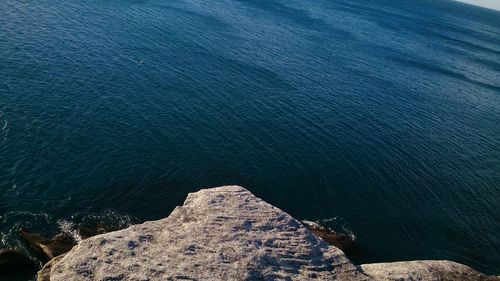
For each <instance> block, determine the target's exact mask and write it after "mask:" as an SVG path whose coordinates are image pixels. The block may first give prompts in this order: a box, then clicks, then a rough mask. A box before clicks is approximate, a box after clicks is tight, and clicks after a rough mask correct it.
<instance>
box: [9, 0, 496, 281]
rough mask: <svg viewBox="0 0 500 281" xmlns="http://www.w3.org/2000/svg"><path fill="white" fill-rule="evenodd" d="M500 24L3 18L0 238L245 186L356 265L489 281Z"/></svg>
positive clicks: (472, 10)
mask: <svg viewBox="0 0 500 281" xmlns="http://www.w3.org/2000/svg"><path fill="white" fill-rule="evenodd" d="M499 123H500V12H496V11H492V10H487V9H483V8H477V7H473V6H469V5H465V4H460V3H456V2H450V1H431V0H419V1H413V0H401V1H396V0H393V1H387V0H359V1H347V0H340V1H326V0H319V1H296V0H291V1H279V0H266V1H264V0H256V1H249V0H240V1H237V0H228V1H159V0H150V1H116V0H111V1H81V0H76V1H59V0H55V1H54V0H50V1H48V0H40V1H18V0H3V1H1V2H0V237H1V239H2V244H3V246H17V247H21V248H23V249H24V248H25V245H24V244H23V243H22V242H21V241H20V239H19V237H18V236H17V235H16V233H15V232H16V230H17V229H19V228H20V227H27V228H29V229H31V230H33V231H38V232H41V233H50V232H54V231H57V230H58V229H60V228H62V229H65V230H68V229H70V230H71V229H73V228H74V225H75V224H78V223H80V222H82V221H86V220H92V219H96V218H97V219H102V220H109V221H112V222H116V221H120V222H129V223H136V222H141V221H144V220H153V219H159V218H162V217H165V216H167V215H168V214H169V213H170V212H171V211H172V210H173V208H174V207H175V206H176V205H179V204H182V202H183V200H184V198H185V196H186V194H187V193H188V192H192V191H196V190H198V189H200V188H205V187H212V186H219V185H224V184H239V185H242V186H245V187H247V188H248V189H250V190H251V191H252V192H254V193H255V194H256V195H258V196H260V197H262V198H263V199H265V200H266V201H268V202H270V203H272V204H274V205H276V206H278V207H280V208H281V209H283V210H285V211H287V212H289V213H290V214H292V215H294V216H295V217H297V218H300V219H308V220H324V221H325V223H326V224H328V225H330V226H331V227H333V228H336V229H339V230H345V231H349V232H352V233H354V234H355V236H356V239H357V240H356V243H357V244H356V248H355V249H354V250H353V252H352V253H351V255H350V257H351V259H352V260H353V261H354V262H355V263H367V262H382V261H394V260H408V259H450V260H454V261H458V262H461V263H465V264H467V265H470V266H472V267H474V268H476V269H478V270H481V271H484V272H486V273H490V274H500V235H499V233H500V208H499V206H500V125H499Z"/></svg>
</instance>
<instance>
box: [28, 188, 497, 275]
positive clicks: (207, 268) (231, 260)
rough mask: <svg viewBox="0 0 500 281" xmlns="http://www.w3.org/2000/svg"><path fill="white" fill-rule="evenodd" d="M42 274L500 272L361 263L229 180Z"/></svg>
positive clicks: (93, 241) (84, 246)
mask: <svg viewBox="0 0 500 281" xmlns="http://www.w3.org/2000/svg"><path fill="white" fill-rule="evenodd" d="M457 272H458V273H457ZM464 276H465V279H463V277H464ZM448 277H449V278H448ZM457 278H458V279H457ZM37 280H38V281H42V280H43V281H68V280H72V281H78V280H96V281H121V280H123V281H153V280H401V281H404V280H444V281H446V280H500V278H498V277H491V276H485V275H483V274H481V273H478V272H476V271H474V270H473V269H471V268H469V267H467V266H464V265H461V264H457V263H453V262H448V261H415V262H401V263H389V264H368V265H361V266H355V265H353V264H352V263H351V262H350V261H349V259H348V258H347V257H346V256H345V254H344V253H343V252H342V251H341V250H339V249H338V248H336V247H333V246H330V245H329V244H327V243H326V242H325V241H323V240H322V239H321V238H318V237H317V236H315V235H314V234H313V233H312V232H311V231H309V230H308V229H307V228H305V227H304V226H303V225H302V224H301V223H300V222H299V221H298V220H296V219H294V218H293V217H291V216H290V215H288V214H287V213H285V212H283V211H282V210H280V209H278V208H276V207H274V206H272V205H270V204H268V203H266V202H264V201H263V200H261V199H259V198H257V197H255V196H254V195H253V194H252V193H250V192H249V191H248V190H246V189H244V188H243V187H240V186H223V187H216V188H211V189H203V190H200V191H198V192H195V193H190V194H189V195H188V197H187V199H186V201H185V202H184V205H183V206H179V207H177V208H176V209H175V210H174V211H173V212H172V214H170V216H169V217H167V218H165V219H161V220H158V221H151V222H145V223H143V224H139V225H134V226H131V227H129V228H127V229H123V230H120V231H115V232H110V233H107V234H102V235H98V236H94V237H91V238H88V239H85V240H83V241H81V242H80V243H79V244H78V245H77V246H75V247H74V248H73V249H72V250H71V251H70V252H68V253H67V254H66V255H65V256H63V257H57V258H55V259H54V260H53V261H51V262H50V263H49V264H48V265H47V266H46V267H44V268H43V269H42V270H41V271H40V272H39V274H38V278H37Z"/></svg>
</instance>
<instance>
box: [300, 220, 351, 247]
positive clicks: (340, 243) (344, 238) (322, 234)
mask: <svg viewBox="0 0 500 281" xmlns="http://www.w3.org/2000/svg"><path fill="white" fill-rule="evenodd" d="M301 222H302V224H304V225H305V226H306V227H307V228H308V229H310V230H311V231H312V232H313V233H314V234H315V235H316V236H318V237H319V238H321V239H323V240H325V241H326V242H328V243H329V244H331V245H333V246H335V247H337V248H339V249H341V250H342V251H344V252H345V253H348V252H349V250H351V248H352V246H353V244H354V236H353V235H347V234H342V233H338V232H335V231H333V230H331V229H328V228H326V227H324V226H322V225H321V224H319V223H317V222H312V221H301Z"/></svg>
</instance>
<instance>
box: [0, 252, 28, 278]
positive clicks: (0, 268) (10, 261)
mask: <svg viewBox="0 0 500 281" xmlns="http://www.w3.org/2000/svg"><path fill="white" fill-rule="evenodd" d="M34 268H35V263H34V262H33V261H32V260H31V259H30V258H29V257H28V256H26V255H24V254H23V253H21V252H19V251H17V250H16V249H0V277H1V276H5V275H9V274H13V273H19V272H21V271H31V270H33V269H34Z"/></svg>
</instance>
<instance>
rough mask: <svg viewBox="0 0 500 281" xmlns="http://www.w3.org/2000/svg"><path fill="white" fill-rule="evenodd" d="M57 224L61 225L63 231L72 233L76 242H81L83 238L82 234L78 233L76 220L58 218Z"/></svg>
mask: <svg viewBox="0 0 500 281" xmlns="http://www.w3.org/2000/svg"><path fill="white" fill-rule="evenodd" d="M57 225H58V226H59V229H61V232H62V233H67V234H70V235H71V236H72V237H73V238H74V239H75V241H76V242H80V241H82V240H83V239H82V236H80V233H78V230H77V228H76V225H75V223H74V222H71V221H67V220H58V221H57Z"/></svg>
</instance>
